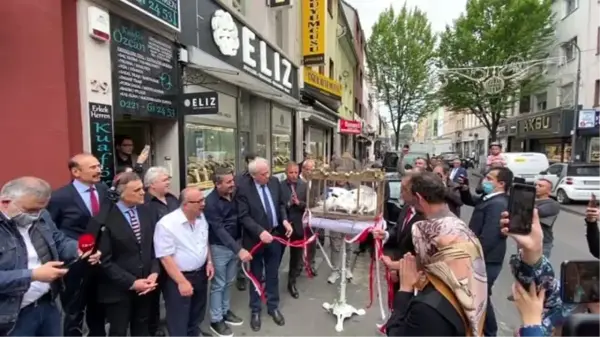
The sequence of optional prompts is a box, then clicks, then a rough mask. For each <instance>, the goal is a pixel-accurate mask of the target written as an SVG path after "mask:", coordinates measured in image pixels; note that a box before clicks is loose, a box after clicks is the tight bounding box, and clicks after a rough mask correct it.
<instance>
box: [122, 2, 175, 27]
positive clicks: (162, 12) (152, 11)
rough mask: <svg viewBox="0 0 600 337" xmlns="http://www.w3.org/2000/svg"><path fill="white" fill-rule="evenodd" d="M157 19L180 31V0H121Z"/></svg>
mask: <svg viewBox="0 0 600 337" xmlns="http://www.w3.org/2000/svg"><path fill="white" fill-rule="evenodd" d="M121 2H123V3H126V4H127V5H129V6H131V7H133V8H135V9H137V10H138V11H140V12H142V13H144V14H146V15H148V16H149V17H151V18H153V19H154V20H156V21H160V22H162V23H164V24H165V25H167V26H169V27H171V28H173V29H175V30H177V31H180V30H181V26H180V24H179V21H180V17H179V0H121Z"/></svg>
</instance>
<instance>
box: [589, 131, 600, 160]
mask: <svg viewBox="0 0 600 337" xmlns="http://www.w3.org/2000/svg"><path fill="white" fill-rule="evenodd" d="M588 160H589V161H590V162H593V163H597V162H600V137H593V138H590V145H589V150H588Z"/></svg>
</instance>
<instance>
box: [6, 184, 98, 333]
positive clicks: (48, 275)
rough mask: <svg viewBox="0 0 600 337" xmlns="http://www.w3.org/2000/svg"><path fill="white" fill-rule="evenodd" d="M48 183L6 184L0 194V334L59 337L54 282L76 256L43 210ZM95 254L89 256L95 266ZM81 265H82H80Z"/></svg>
mask: <svg viewBox="0 0 600 337" xmlns="http://www.w3.org/2000/svg"><path fill="white" fill-rule="evenodd" d="M50 193H51V189H50V185H49V184H48V183H47V182H45V181H43V180H42V179H39V178H35V177H22V178H18V179H15V180H11V181H9V182H8V183H6V184H5V185H4V186H3V187H2V189H1V190H0V247H2V251H1V252H0V289H1V291H0V292H1V293H2V295H1V296H0V308H1V309H0V335H2V336H6V335H9V336H60V335H61V334H62V329H61V324H60V322H61V313H60V311H59V310H58V308H57V306H56V304H55V299H56V296H57V295H58V290H59V287H60V283H59V282H55V281H57V280H58V279H60V278H61V277H62V276H64V275H65V274H66V273H67V271H68V269H67V268H65V265H64V262H66V263H69V262H71V261H74V260H75V259H76V258H77V257H78V256H79V255H80V253H81V252H79V251H78V249H77V241H75V240H72V239H69V238H68V237H67V236H65V235H64V234H63V233H62V232H61V231H59V230H58V229H57V228H56V225H55V224H54V222H53V221H52V218H51V217H50V215H49V214H48V212H47V211H45V210H44V208H45V207H46V205H47V204H48V200H49V199H50ZM99 257H100V253H99V252H98V253H95V254H94V255H93V256H90V257H89V262H90V263H96V262H97V261H98V259H99ZM81 263H83V262H81Z"/></svg>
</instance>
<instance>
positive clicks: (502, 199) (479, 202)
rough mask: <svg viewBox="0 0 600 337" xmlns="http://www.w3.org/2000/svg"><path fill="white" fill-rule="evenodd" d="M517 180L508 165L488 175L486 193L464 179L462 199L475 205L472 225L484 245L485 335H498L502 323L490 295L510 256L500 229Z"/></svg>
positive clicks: (484, 186)
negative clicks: (477, 193)
mask: <svg viewBox="0 0 600 337" xmlns="http://www.w3.org/2000/svg"><path fill="white" fill-rule="evenodd" d="M512 181H513V173H512V171H511V170H509V169H508V168H506V167H494V168H492V169H490V170H489V171H488V172H487V174H486V176H485V177H484V179H483V181H482V183H481V187H482V189H483V193H484V196H483V197H481V198H478V197H474V196H472V195H471V192H470V191H469V186H468V185H467V184H465V180H463V179H460V183H461V185H462V186H461V193H460V195H461V199H462V201H463V203H464V204H465V205H469V206H473V207H474V209H473V214H472V215H471V221H470V222H469V228H471V230H472V231H473V233H475V235H477V238H478V239H479V241H480V243H481V247H482V248H483V256H484V260H485V267H486V273H487V279H488V308H487V314H486V317H485V327H484V334H485V336H496V333H497V332H498V325H497V323H496V316H495V315H494V309H493V307H492V304H491V301H490V299H491V298H490V297H489V296H491V294H492V287H493V285H494V282H495V281H496V279H497V278H498V275H500V272H501V271H502V264H503V262H504V255H506V236H505V235H503V234H502V233H501V231H500V226H499V225H498V224H499V223H500V219H501V214H502V212H504V211H506V210H507V208H508V196H507V194H506V193H507V192H508V190H509V189H510V187H511V185H512Z"/></svg>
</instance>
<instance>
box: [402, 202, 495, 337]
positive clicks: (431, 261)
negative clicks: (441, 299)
mask: <svg viewBox="0 0 600 337" xmlns="http://www.w3.org/2000/svg"><path fill="white" fill-rule="evenodd" d="M412 235H413V243H414V246H415V252H416V254H417V261H418V262H419V263H420V265H421V266H422V267H423V268H424V270H425V272H426V273H428V274H433V275H434V276H436V277H437V278H439V279H440V280H441V281H442V282H444V283H445V284H446V286H448V287H449V288H450V289H451V290H452V292H453V293H454V294H455V295H456V298H457V300H458V302H459V305H460V306H461V307H462V309H463V312H464V315H465V316H466V318H467V320H468V323H469V327H470V329H471V330H472V334H473V336H478V335H480V333H479V331H481V328H482V323H483V318H484V315H485V310H486V308H487V297H488V294H487V276H486V271H485V262H484V260H483V250H482V249H481V245H480V244H479V240H478V239H477V237H476V236H475V234H473V232H472V231H471V230H470V229H469V227H467V225H466V224H465V223H464V222H463V221H462V220H460V219H459V218H457V217H456V216H455V215H454V214H452V213H450V212H449V211H447V212H443V214H440V215H439V216H436V217H432V218H430V219H428V220H423V221H419V222H417V223H415V224H414V225H413V227H412Z"/></svg>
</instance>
